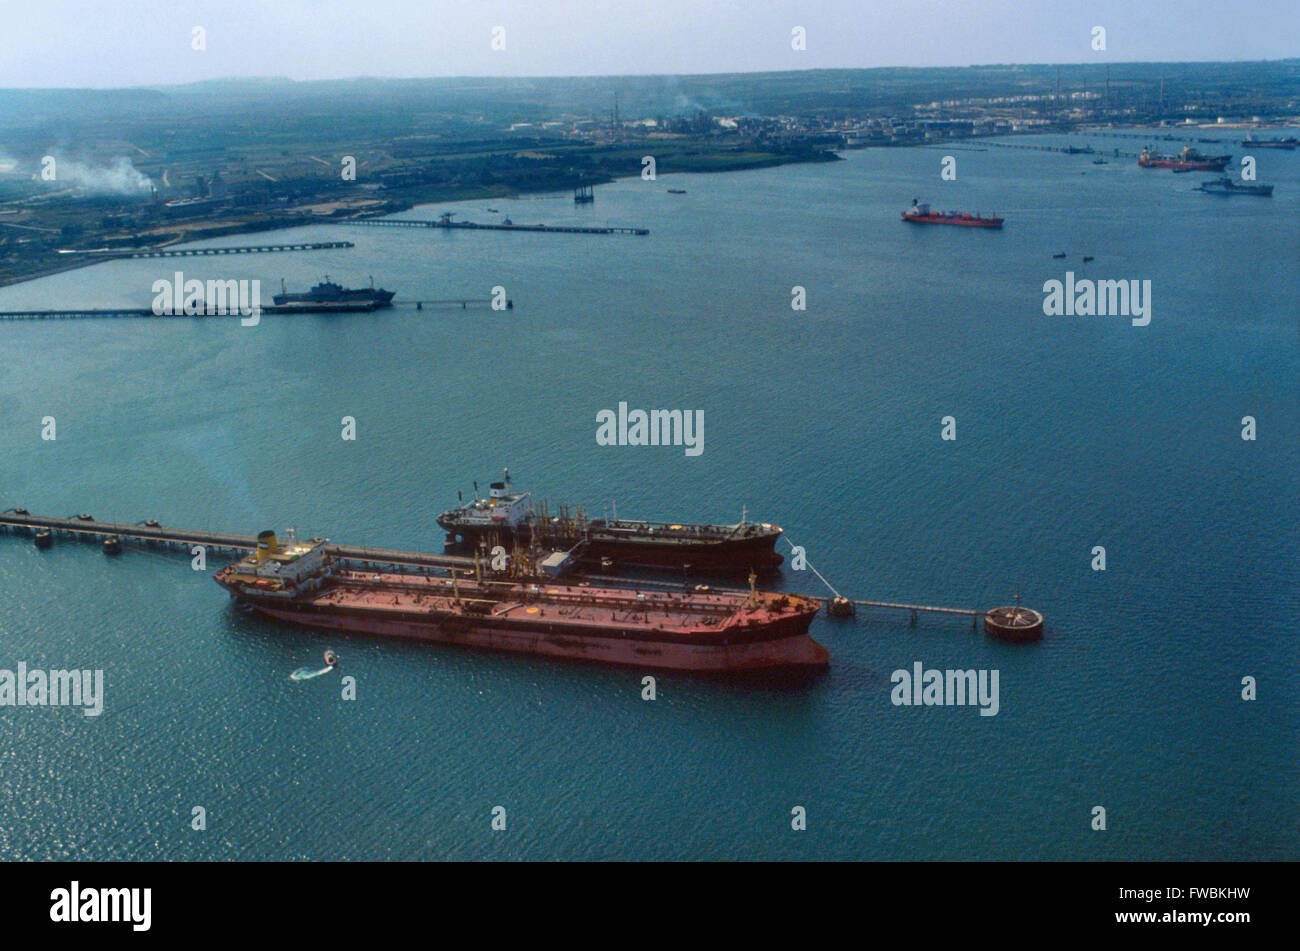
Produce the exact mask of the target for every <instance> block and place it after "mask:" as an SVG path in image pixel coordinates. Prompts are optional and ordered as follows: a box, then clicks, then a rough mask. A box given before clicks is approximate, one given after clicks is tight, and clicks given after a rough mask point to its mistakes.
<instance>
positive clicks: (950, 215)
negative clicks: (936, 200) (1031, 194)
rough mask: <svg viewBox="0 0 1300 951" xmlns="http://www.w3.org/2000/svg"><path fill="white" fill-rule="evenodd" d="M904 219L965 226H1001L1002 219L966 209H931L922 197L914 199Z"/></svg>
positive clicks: (921, 222)
mask: <svg viewBox="0 0 1300 951" xmlns="http://www.w3.org/2000/svg"><path fill="white" fill-rule="evenodd" d="M903 220H904V221H907V222H911V223H912V224H918V225H958V226H960V227H963V228H1001V227H1002V219H1001V218H998V217H997V216H996V215H990V216H989V217H983V216H981V215H971V214H967V213H966V212H964V211H931V210H930V206H929V205H928V204H927V203H925V202H922V201H921V200H920V199H917V198H913V199H912V207H910V208H908V209H907V210H906V211H904V212H903Z"/></svg>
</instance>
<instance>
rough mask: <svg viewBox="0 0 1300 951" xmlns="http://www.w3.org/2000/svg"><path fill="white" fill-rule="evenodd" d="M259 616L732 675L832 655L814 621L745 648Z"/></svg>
mask: <svg viewBox="0 0 1300 951" xmlns="http://www.w3.org/2000/svg"><path fill="white" fill-rule="evenodd" d="M243 600H245V601H247V603H250V604H251V605H252V607H253V608H254V610H256V611H258V612H260V613H262V614H264V615H266V616H268V617H272V618H276V619H277V620H281V621H287V622H289V623H291V624H300V625H305V626H308V627H314V628H321V629H324V630H332V631H346V632H350V633H355V634H366V635H377V636H381V637H392V638H398V639H401V640H411V641H424V642H429V643H437V644H452V645H457V646H462V647H472V648H478V649H485V650H500V651H511V652H513V653H519V654H532V655H537V656H541V657H552V658H565V659H570V660H583V661H594V662H597V663H602V664H614V665H619V666H628V667H636V668H638V669H652V670H677V671H693V672H700V673H726V672H741V671H755V670H772V669H777V668H817V667H825V666H826V665H827V664H828V663H829V660H830V654H829V652H828V651H827V650H826V648H825V647H823V646H822V645H821V644H818V643H817V642H816V641H814V640H813V639H812V637H811V636H809V635H808V633H807V631H808V625H809V622H810V621H811V615H805V616H802V617H791V618H787V619H784V620H782V621H780V622H777V624H778V625H784V626H785V628H786V629H784V630H782V629H781V628H779V627H778V628H777V629H776V630H774V631H773V632H771V633H775V634H777V635H778V636H774V637H768V638H765V639H763V640H756V641H748V642H742V643H721V644H718V643H714V644H699V643H697V644H691V643H674V642H669V641H662V640H660V641H655V640H644V639H636V638H630V637H621V636H619V634H618V633H617V632H611V633H609V634H604V635H590V634H580V633H575V632H572V631H554V630H546V626H545V625H540V624H539V625H536V626H535V627H533V628H531V629H509V628H504V627H502V626H499V625H493V624H491V623H490V621H488V620H486V619H476V618H472V617H464V616H459V617H454V618H442V619H433V618H429V619H410V620H405V619H396V618H381V617H366V616H361V615H356V614H344V613H330V612H324V611H313V610H310V609H304V608H301V607H299V606H296V605H294V604H292V603H276V602H271V601H263V600H259V599H243Z"/></svg>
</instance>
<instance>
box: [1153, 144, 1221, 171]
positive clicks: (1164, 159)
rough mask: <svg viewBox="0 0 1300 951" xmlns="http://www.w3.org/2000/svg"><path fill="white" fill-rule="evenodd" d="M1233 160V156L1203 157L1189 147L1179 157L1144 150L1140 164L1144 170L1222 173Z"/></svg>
mask: <svg viewBox="0 0 1300 951" xmlns="http://www.w3.org/2000/svg"><path fill="white" fill-rule="evenodd" d="M1231 158H1232V156H1231V155H1202V154H1201V153H1200V152H1198V151H1196V149H1194V148H1192V147H1191V146H1190V145H1189V146H1188V147H1187V148H1185V149H1183V150H1182V151H1181V152H1179V153H1178V154H1177V155H1164V154H1162V153H1160V152H1152V151H1151V150H1150V149H1149V148H1146V149H1143V150H1142V154H1141V155H1139V156H1138V164H1139V165H1141V166H1142V167H1143V168H1172V169H1173V170H1174V171H1187V172H1222V171H1223V169H1224V166H1226V165H1227V164H1228V161H1229V160H1230V159H1231Z"/></svg>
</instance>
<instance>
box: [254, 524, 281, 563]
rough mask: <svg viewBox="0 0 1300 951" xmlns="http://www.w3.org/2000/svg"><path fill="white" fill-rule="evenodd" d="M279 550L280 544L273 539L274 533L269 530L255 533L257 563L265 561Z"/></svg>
mask: <svg viewBox="0 0 1300 951" xmlns="http://www.w3.org/2000/svg"><path fill="white" fill-rule="evenodd" d="M279 550H280V544H279V542H277V541H276V539H275V532H273V531H270V530H269V529H268V530H267V531H265V532H258V533H257V560H258V562H263V561H266V559H268V558H270V557H271V556H272V555H274V554H275V553H276V552H278V551H279Z"/></svg>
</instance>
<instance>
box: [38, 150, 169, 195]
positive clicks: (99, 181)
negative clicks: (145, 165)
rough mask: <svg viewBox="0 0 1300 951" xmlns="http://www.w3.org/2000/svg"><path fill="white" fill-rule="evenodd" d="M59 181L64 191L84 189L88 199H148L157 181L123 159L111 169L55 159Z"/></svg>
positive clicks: (56, 180)
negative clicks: (136, 196) (123, 197)
mask: <svg viewBox="0 0 1300 951" xmlns="http://www.w3.org/2000/svg"><path fill="white" fill-rule="evenodd" d="M54 158H55V178H54V181H53V182H51V184H57V185H58V186H59V187H61V188H80V189H82V190H83V191H84V192H85V193H86V194H88V195H148V194H150V193H151V192H152V191H153V180H152V179H150V178H149V176H148V175H145V174H144V173H142V172H141V171H139V170H138V169H137V168H136V167H135V166H134V165H133V164H132V163H131V160H130V159H129V158H127V157H126V156H122V157H120V158H118V159H115V160H114V161H113V163H112V164H111V165H102V166H98V167H96V166H93V165H89V164H87V163H85V162H78V161H76V160H75V159H68V158H61V157H59V156H57V155H56V156H55V157H54Z"/></svg>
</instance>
